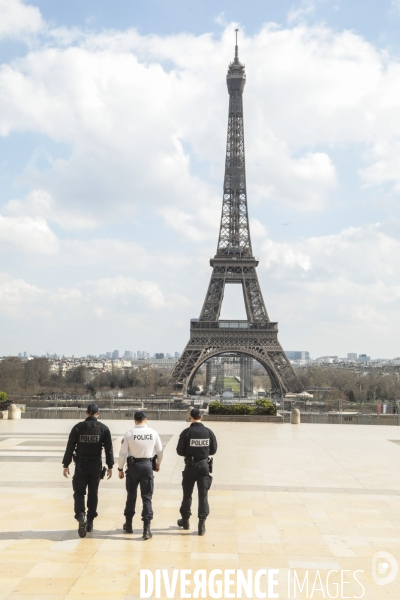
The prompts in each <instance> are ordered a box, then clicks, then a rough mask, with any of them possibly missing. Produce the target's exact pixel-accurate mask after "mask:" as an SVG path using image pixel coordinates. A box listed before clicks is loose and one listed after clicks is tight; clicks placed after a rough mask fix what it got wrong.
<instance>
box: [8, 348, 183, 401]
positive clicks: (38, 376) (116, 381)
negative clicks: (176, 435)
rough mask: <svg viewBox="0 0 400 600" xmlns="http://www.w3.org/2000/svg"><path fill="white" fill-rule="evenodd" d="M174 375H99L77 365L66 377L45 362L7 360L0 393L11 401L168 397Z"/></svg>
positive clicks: (138, 371) (148, 371)
mask: <svg viewBox="0 0 400 600" xmlns="http://www.w3.org/2000/svg"><path fill="white" fill-rule="evenodd" d="M170 374H171V371H170V370H168V369H159V368H158V367H156V366H154V365H143V366H139V367H137V368H132V369H116V368H115V369H113V370H112V371H105V372H98V373H96V371H93V370H92V369H88V368H87V367H86V366H85V365H78V366H76V367H74V368H72V369H70V370H68V371H67V372H66V373H65V375H64V374H63V373H62V372H61V371H58V372H54V371H51V369H50V362H49V361H48V360H47V359H46V358H34V359H32V360H28V361H21V360H20V359H19V358H13V357H11V358H4V359H3V360H2V361H0V390H1V391H3V392H6V393H7V394H8V396H9V398H12V397H18V396H37V395H38V396H46V395H53V394H64V395H68V394H71V395H83V394H92V395H95V394H96V393H97V392H107V391H113V390H115V391H118V390H123V391H124V392H126V393H128V394H131V395H148V394H169V393H170V391H172V390H171V386H170V385H169V384H168V380H169V376H170Z"/></svg>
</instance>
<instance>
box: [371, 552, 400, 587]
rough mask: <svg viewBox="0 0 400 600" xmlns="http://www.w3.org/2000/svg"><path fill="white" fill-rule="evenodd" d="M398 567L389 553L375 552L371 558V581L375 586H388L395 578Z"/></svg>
mask: <svg viewBox="0 0 400 600" xmlns="http://www.w3.org/2000/svg"><path fill="white" fill-rule="evenodd" d="M398 571H399V565H398V564H397V560H396V559H395V557H394V556H392V554H389V552H383V551H381V552H376V553H375V554H374V556H373V557H372V579H373V580H374V583H376V585H388V584H389V583H392V581H394V580H395V579H396V577H397V573H398Z"/></svg>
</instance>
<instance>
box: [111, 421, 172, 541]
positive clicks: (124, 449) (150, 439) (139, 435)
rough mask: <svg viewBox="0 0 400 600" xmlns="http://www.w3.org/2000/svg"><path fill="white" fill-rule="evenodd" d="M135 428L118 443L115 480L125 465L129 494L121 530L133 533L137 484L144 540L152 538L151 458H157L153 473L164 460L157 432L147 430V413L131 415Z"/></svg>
mask: <svg viewBox="0 0 400 600" xmlns="http://www.w3.org/2000/svg"><path fill="white" fill-rule="evenodd" d="M133 418H134V420H135V427H134V428H133V429H130V430H129V431H127V432H126V433H125V435H124V437H123V439H122V442H121V450H120V452H119V458H118V477H119V478H120V479H123V478H124V465H125V460H126V462H127V469H126V471H125V472H126V491H127V493H128V496H127V499H126V505H125V511H124V515H125V519H126V521H125V523H124V531H126V533H133V529H132V519H133V516H134V514H135V506H136V498H137V488H138V485H139V484H140V493H141V496H142V502H143V510H142V521H143V539H144V540H148V539H150V538H151V537H152V533H151V531H150V523H151V520H152V518H153V507H152V504H151V499H152V496H153V491H154V475H153V462H152V458H153V457H154V456H156V460H155V461H154V462H155V465H154V470H155V471H159V470H160V464H161V461H162V458H163V448H162V443H161V440H160V436H159V435H158V433H157V432H156V431H155V430H154V429H151V427H148V425H147V420H146V414H145V413H144V412H143V411H142V410H139V411H137V412H135V414H134V417H133Z"/></svg>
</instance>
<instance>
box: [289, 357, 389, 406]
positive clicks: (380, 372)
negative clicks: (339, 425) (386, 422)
mask: <svg viewBox="0 0 400 600" xmlns="http://www.w3.org/2000/svg"><path fill="white" fill-rule="evenodd" d="M297 375H298V376H299V379H300V381H301V382H302V384H303V386H304V388H305V389H310V388H320V389H319V390H318V389H317V391H316V392H312V393H313V395H314V399H317V400H318V399H321V400H336V399H337V400H338V399H342V400H348V401H350V402H360V403H363V402H372V403H379V402H395V401H396V400H400V373H399V371H394V370H390V371H385V370H384V369H380V368H371V369H369V370H368V371H352V370H350V369H346V368H329V367H320V366H314V365H311V366H309V367H307V368H304V369H298V370H297ZM321 388H329V389H327V390H323V389H321Z"/></svg>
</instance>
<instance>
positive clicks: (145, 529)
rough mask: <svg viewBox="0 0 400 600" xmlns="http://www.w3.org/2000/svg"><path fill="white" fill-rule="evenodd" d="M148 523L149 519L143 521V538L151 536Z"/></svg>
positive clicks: (147, 538)
mask: <svg viewBox="0 0 400 600" xmlns="http://www.w3.org/2000/svg"><path fill="white" fill-rule="evenodd" d="M150 523H151V521H145V522H144V524H143V539H144V540H149V539H150V538H152V537H153V534H152V533H151V531H150Z"/></svg>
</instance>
